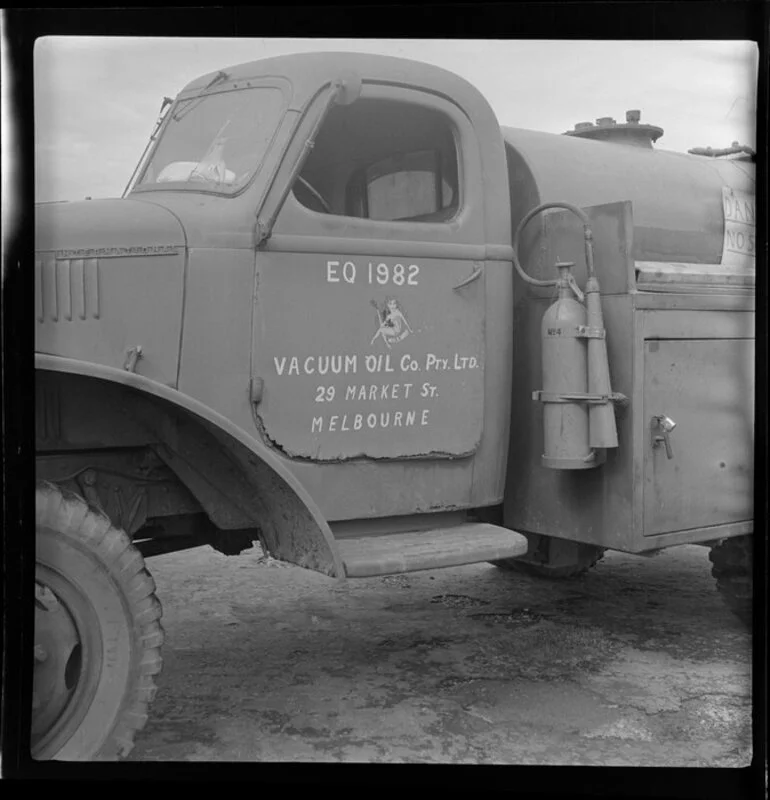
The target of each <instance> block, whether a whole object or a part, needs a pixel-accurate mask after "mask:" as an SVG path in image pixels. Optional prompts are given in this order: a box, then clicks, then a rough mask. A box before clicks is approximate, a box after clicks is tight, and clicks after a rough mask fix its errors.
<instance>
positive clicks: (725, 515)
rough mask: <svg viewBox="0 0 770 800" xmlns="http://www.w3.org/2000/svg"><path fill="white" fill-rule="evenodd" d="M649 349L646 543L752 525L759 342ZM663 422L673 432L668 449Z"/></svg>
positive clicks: (660, 343)
mask: <svg viewBox="0 0 770 800" xmlns="http://www.w3.org/2000/svg"><path fill="white" fill-rule="evenodd" d="M644 347H645V352H644V424H645V426H646V429H645V438H646V442H645V451H644V452H645V458H644V532H645V535H646V536H651V535H655V534H660V533H668V532H673V531H681V530H689V529H692V528H701V527H707V526H713V525H722V524H725V523H731V522H739V521H744V520H751V518H752V516H753V496H752V487H753V470H752V467H753V461H754V448H753V440H754V341H753V340H752V339H676V340H673V339H671V340H649V341H645V343H644ZM659 418H668V420H671V422H673V423H674V424H675V427H674V428H673V430H671V431H669V432H668V433H667V436H668V444H669V447H668V449H667V447H666V441H665V434H664V431H663V428H662V427H661V423H660V422H659Z"/></svg>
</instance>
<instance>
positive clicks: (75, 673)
mask: <svg viewBox="0 0 770 800" xmlns="http://www.w3.org/2000/svg"><path fill="white" fill-rule="evenodd" d="M34 664H35V670H34V678H33V692H32V735H33V737H36V736H41V735H43V734H45V732H46V731H48V730H49V729H50V728H51V726H52V725H54V724H55V722H56V721H57V719H59V717H61V715H62V713H63V712H64V710H65V708H66V707H67V704H68V703H69V701H70V700H71V698H72V696H73V695H74V693H75V690H76V688H77V685H78V681H79V680H80V673H81V666H82V643H81V641H80V636H79V634H78V629H77V626H76V624H75V620H74V618H73V616H72V614H71V613H70V612H69V611H68V609H67V607H66V605H65V604H64V603H63V602H62V601H61V600H60V598H58V597H57V596H56V594H54V592H53V591H52V590H51V588H50V587H49V586H47V585H46V584H44V583H41V582H39V581H38V582H36V583H35V647H34Z"/></svg>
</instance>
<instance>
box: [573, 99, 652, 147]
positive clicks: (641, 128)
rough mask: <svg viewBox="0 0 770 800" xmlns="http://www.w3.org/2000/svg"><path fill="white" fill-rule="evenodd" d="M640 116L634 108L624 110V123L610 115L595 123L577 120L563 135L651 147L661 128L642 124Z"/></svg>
mask: <svg viewBox="0 0 770 800" xmlns="http://www.w3.org/2000/svg"><path fill="white" fill-rule="evenodd" d="M641 118H642V112H641V111H640V110H639V109H637V108H634V109H631V110H629V111H626V121H625V123H622V122H621V123H619V122H616V121H615V120H614V119H613V118H612V117H599V118H598V119H597V120H596V124H594V123H593V122H578V123H577V125H575V127H574V128H573V129H572V130H571V131H565V133H564V135H565V136H577V137H579V138H581V139H594V140H595V141H599V142H613V143H615V144H625V145H629V146H631V147H645V148H647V149H651V148H652V143H653V142H655V141H657V140H658V139H660V137H661V136H663V128H659V127H658V126H657V125H647V124H642V123H641V121H640V120H641Z"/></svg>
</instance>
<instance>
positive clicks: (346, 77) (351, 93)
mask: <svg viewBox="0 0 770 800" xmlns="http://www.w3.org/2000/svg"><path fill="white" fill-rule="evenodd" d="M334 83H335V85H336V87H337V93H336V94H335V96H334V102H335V104H336V105H338V106H349V105H351V104H352V103H355V102H356V100H358V98H359V97H360V96H361V76H360V75H359V74H358V73H356V72H353V71H352V70H344V71H343V72H341V73H340V76H339V78H337V80H336V81H335V82H334Z"/></svg>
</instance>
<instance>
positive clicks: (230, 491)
mask: <svg viewBox="0 0 770 800" xmlns="http://www.w3.org/2000/svg"><path fill="white" fill-rule="evenodd" d="M35 368H36V369H37V370H40V371H47V372H59V373H66V374H71V375H79V376H83V377H87V378H94V379H97V380H99V381H103V382H105V383H107V384H109V385H112V386H122V387H126V388H127V389H132V390H134V392H133V393H132V396H131V398H130V402H129V403H124V404H123V405H124V406H126V408H127V413H129V414H130V415H131V416H132V417H134V418H135V419H136V420H137V421H138V422H139V423H140V424H141V425H143V426H144V427H146V428H149V429H150V430H152V432H153V434H154V435H156V436H157V438H158V439H159V440H160V442H161V443H162V444H163V445H165V446H166V448H167V449H168V450H169V452H170V453H171V454H173V457H174V458H176V459H178V460H179V463H180V467H182V469H180V470H179V471H178V473H177V474H179V475H180V478H181V479H182V480H183V482H185V483H186V484H187V485H188V488H190V489H191V490H192V491H193V494H196V496H197V497H198V499H199V500H200V502H201V505H203V507H204V509H205V510H206V511H207V513H208V514H209V516H210V517H212V519H213V520H214V521H215V522H216V521H217V520H216V508H215V507H213V506H215V503H213V501H211V499H210V498H207V497H205V496H201V494H200V493H197V492H196V491H195V488H194V484H195V482H194V481H189V480H188V479H187V478H186V477H185V475H184V474H183V473H184V470H185V469H187V470H188V471H189V470H191V471H192V474H197V475H198V477H199V478H201V479H202V480H204V481H205V482H206V484H208V485H209V486H210V487H211V488H212V489H213V492H214V495H216V493H219V494H220V495H222V496H225V497H227V500H228V501H229V502H231V503H232V504H233V506H234V507H235V508H237V509H238V511H239V512H242V513H243V515H245V516H246V517H247V519H248V520H249V521H250V522H251V523H252V524H253V525H254V526H258V527H259V528H260V529H261V530H262V533H263V535H264V538H265V544H266V546H267V548H268V550H269V551H270V553H271V555H273V556H274V557H276V558H279V559H281V560H284V561H289V562H291V563H295V564H298V565H300V566H303V567H306V568H308V569H313V570H316V571H318V572H323V573H325V574H327V575H332V576H336V577H343V576H344V575H345V571H344V566H343V564H342V559H341V557H340V554H339V550H338V547H337V545H336V542H335V540H334V535H333V534H332V532H331V529H330V528H329V525H328V524H327V522H326V520H325V519H324V517H323V514H322V513H321V511H320V509H319V508H318V506H317V505H316V503H315V501H314V500H313V499H312V497H311V496H310V494H309V493H308V492H307V490H306V489H305V488H304V487H303V486H302V484H300V483H299V481H298V480H297V478H296V477H295V476H294V475H293V474H292V473H291V472H290V471H289V470H288V469H287V468H286V467H285V466H284V464H282V463H281V461H280V460H279V459H278V458H277V457H276V455H275V454H274V453H273V452H271V451H270V450H269V449H268V448H267V447H266V446H265V445H264V444H262V443H261V442H260V441H258V440H257V439H255V438H254V437H253V436H251V435H250V434H249V433H247V432H246V431H244V430H243V429H242V428H240V427H238V426H237V425H235V424H234V423H233V422H231V421H230V420H228V419H227V418H226V417H224V416H222V415H221V414H220V413H218V412H217V411H214V410H213V409H211V408H209V407H208V406H205V405H204V404H202V403H200V402H199V401H197V400H195V399H194V398H192V397H190V396H188V395H185V394H183V393H181V392H178V391H176V390H174V389H171V388H169V387H168V386H164V385H163V384H160V383H158V382H157V381H154V380H151V379H149V378H146V377H144V376H142V375H137V374H136V373H133V372H128V371H126V370H118V369H115V368H114V367H108V366H105V365H102V364H94V363H89V362H85V361H79V360H76V359H71V358H63V357H61V356H54V355H50V354H45V353H36V354H35ZM137 393H138V394H137ZM159 401H160V402H159ZM170 465H171V466H172V469H175V471H177V469H176V468H175V466H174V464H173V463H171V464H170ZM207 499H208V505H207Z"/></svg>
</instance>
